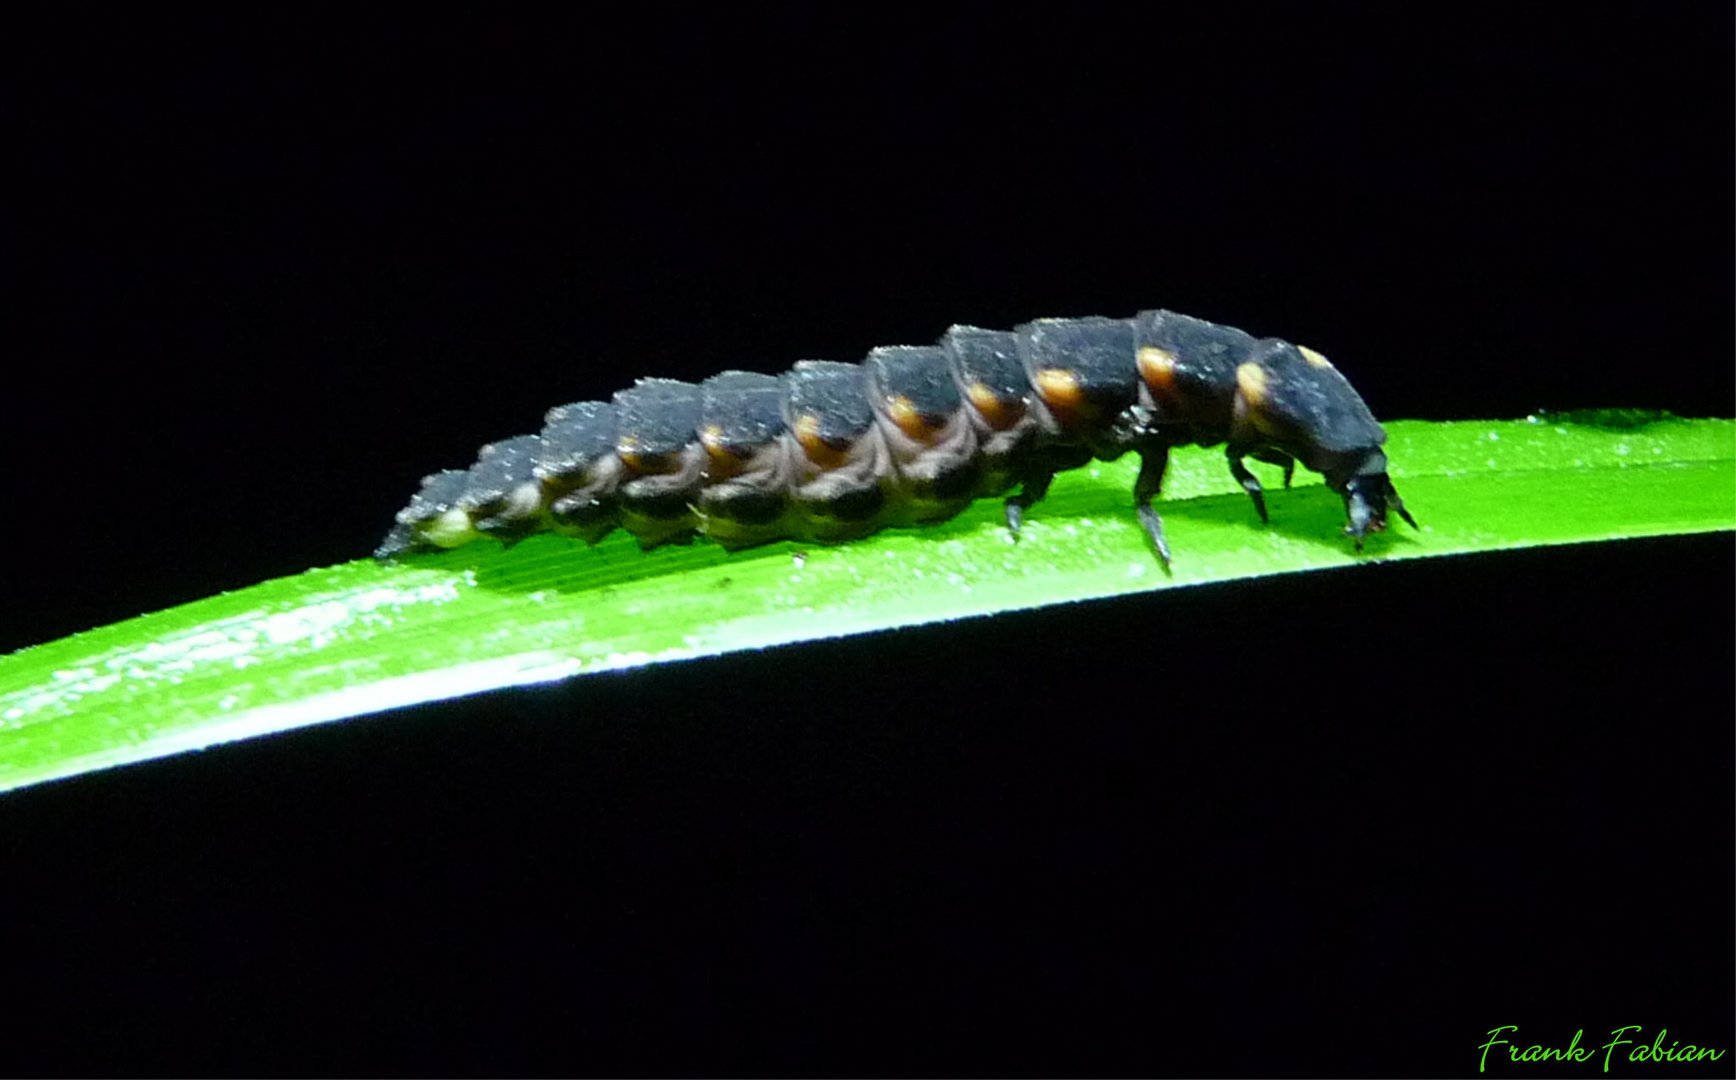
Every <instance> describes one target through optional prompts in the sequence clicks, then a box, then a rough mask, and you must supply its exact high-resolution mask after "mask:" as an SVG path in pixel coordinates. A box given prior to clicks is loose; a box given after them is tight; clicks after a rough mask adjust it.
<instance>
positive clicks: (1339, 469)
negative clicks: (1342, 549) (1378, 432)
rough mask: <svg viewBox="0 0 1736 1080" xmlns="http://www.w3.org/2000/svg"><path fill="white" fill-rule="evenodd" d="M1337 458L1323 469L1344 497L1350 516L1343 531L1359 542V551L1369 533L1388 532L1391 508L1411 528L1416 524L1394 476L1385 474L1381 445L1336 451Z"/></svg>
mask: <svg viewBox="0 0 1736 1080" xmlns="http://www.w3.org/2000/svg"><path fill="white" fill-rule="evenodd" d="M1334 458H1335V460H1334V461H1333V462H1331V463H1330V464H1329V465H1328V466H1327V468H1326V469H1325V470H1324V472H1325V474H1326V486H1327V487H1329V488H1331V489H1332V490H1333V491H1336V492H1338V494H1339V495H1340V496H1342V497H1343V499H1344V512H1345V516H1346V517H1347V518H1348V520H1347V521H1346V522H1345V525H1344V534H1345V535H1346V536H1349V537H1351V538H1353V539H1354V540H1355V541H1356V550H1358V551H1361V550H1362V538H1363V537H1364V536H1366V535H1367V534H1369V533H1371V532H1385V531H1386V514H1387V511H1388V510H1391V511H1393V512H1394V513H1396V514H1398V516H1399V517H1401V518H1403V519H1404V520H1405V524H1407V525H1409V526H1410V527H1411V528H1413V529H1414V528H1416V527H1417V522H1416V518H1413V517H1411V516H1410V511H1408V510H1406V509H1405V508H1404V500H1403V499H1401V498H1399V497H1398V491H1397V489H1395V488H1394V487H1393V486H1392V479H1391V478H1390V477H1388V476H1387V474H1386V454H1385V452H1384V451H1382V450H1381V448H1380V447H1378V446H1374V447H1370V448H1368V449H1367V450H1363V451H1360V452H1352V453H1346V454H1337V455H1334Z"/></svg>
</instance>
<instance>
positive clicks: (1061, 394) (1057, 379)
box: [1036, 368, 1085, 412]
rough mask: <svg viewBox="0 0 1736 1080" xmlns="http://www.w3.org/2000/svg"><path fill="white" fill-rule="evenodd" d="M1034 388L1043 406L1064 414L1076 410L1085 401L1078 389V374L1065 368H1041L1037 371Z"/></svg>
mask: <svg viewBox="0 0 1736 1080" xmlns="http://www.w3.org/2000/svg"><path fill="white" fill-rule="evenodd" d="M1036 387H1037V393H1038V394H1039V395H1041V396H1042V398H1043V403H1044V404H1045V405H1048V406H1049V407H1050V408H1054V409H1060V410H1062V411H1064V412H1065V411H1071V410H1073V409H1077V408H1078V407H1079V406H1080V404H1082V403H1083V402H1084V400H1085V395H1084V394H1083V393H1082V392H1081V390H1080V387H1079V375H1078V373H1077V372H1073V371H1068V370H1067V369H1066V368H1043V369H1042V370H1040V371H1038V372H1037V378H1036Z"/></svg>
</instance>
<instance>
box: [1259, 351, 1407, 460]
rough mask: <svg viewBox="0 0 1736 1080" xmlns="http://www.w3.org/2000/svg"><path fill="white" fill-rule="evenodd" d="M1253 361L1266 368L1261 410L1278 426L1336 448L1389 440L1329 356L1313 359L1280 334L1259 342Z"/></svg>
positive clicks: (1374, 444) (1357, 446) (1332, 449)
mask: <svg viewBox="0 0 1736 1080" xmlns="http://www.w3.org/2000/svg"><path fill="white" fill-rule="evenodd" d="M1249 360H1250V361H1251V362H1253V363H1256V364H1258V365H1259V366H1260V367H1261V368H1263V369H1264V370H1265V372H1266V377H1265V380H1264V387H1263V393H1262V394H1261V399H1262V400H1261V402H1260V406H1259V409H1260V412H1262V413H1263V414H1264V415H1265V416H1266V417H1267V418H1268V419H1269V420H1270V421H1271V422H1273V423H1275V424H1276V425H1278V426H1279V427H1281V428H1283V429H1285V430H1287V431H1293V432H1299V433H1306V434H1307V436H1308V438H1309V440H1310V441H1311V442H1312V443H1313V444H1314V445H1315V446H1317V447H1319V448H1320V449H1322V450H1330V451H1333V452H1343V451H1348V450H1358V449H1363V448H1366V447H1371V446H1379V445H1380V444H1381V443H1383V442H1385V441H1386V432H1385V431H1384V430H1383V429H1382V428H1381V426H1380V424H1379V422H1377V421H1376V420H1375V418H1374V414H1373V413H1371V412H1369V411H1368V406H1367V405H1366V404H1364V403H1363V400H1362V397H1361V396H1360V395H1358V394H1357V392H1356V391H1355V390H1354V389H1352V388H1351V385H1350V382H1349V381H1348V380H1347V379H1345V377H1344V376H1343V375H1341V374H1339V373H1338V369H1337V368H1335V367H1332V366H1331V365H1330V364H1327V363H1326V362H1325V361H1324V360H1319V359H1318V358H1317V360H1316V361H1313V362H1311V361H1310V360H1308V359H1307V358H1306V357H1305V356H1304V355H1303V354H1302V351H1301V350H1300V349H1298V348H1297V347H1296V346H1294V345H1292V344H1290V343H1289V342H1287V341H1280V340H1278V339H1276V338H1271V339H1267V340H1265V341H1261V342H1260V343H1259V344H1258V345H1256V346H1255V347H1254V349H1253V351H1252V353H1251V354H1250V356H1249Z"/></svg>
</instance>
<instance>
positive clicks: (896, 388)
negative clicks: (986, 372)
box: [864, 345, 964, 425]
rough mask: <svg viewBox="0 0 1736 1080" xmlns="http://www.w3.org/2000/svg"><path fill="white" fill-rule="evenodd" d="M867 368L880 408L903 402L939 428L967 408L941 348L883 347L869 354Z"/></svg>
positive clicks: (944, 351)
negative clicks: (888, 403)
mask: <svg viewBox="0 0 1736 1080" xmlns="http://www.w3.org/2000/svg"><path fill="white" fill-rule="evenodd" d="M864 366H865V367H866V368H867V369H868V380H869V382H868V385H869V386H870V388H872V390H873V392H874V396H875V397H876V398H877V399H878V400H877V402H876V405H877V407H884V406H885V404H886V403H887V402H889V401H892V400H894V399H902V400H903V401H905V402H907V403H908V405H909V407H910V408H912V409H914V410H915V411H916V412H917V414H919V415H920V416H921V417H922V418H923V420H924V421H925V422H926V423H929V424H935V425H938V424H941V423H944V422H945V421H946V419H947V418H948V417H950V416H952V415H953V414H954V413H956V412H957V411H958V410H959V409H960V408H962V407H963V405H964V399H963V398H962V397H961V396H960V395H959V392H958V384H957V383H956V382H954V380H953V377H952V365H951V363H950V361H948V359H947V355H946V350H945V349H943V348H941V347H940V346H939V345H888V346H884V347H882V348H878V349H874V350H872V351H871V352H869V353H868V359H867V361H866V362H865V364H864Z"/></svg>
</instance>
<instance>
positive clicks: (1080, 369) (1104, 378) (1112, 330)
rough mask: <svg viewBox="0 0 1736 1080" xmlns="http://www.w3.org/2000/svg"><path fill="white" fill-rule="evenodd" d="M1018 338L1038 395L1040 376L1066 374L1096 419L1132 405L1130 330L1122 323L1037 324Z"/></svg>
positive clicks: (1134, 374)
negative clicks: (1047, 373)
mask: <svg viewBox="0 0 1736 1080" xmlns="http://www.w3.org/2000/svg"><path fill="white" fill-rule="evenodd" d="M1017 333H1018V335H1019V356H1020V359H1021V360H1022V361H1023V362H1024V365H1025V374H1026V376H1027V377H1028V378H1030V380H1031V382H1032V383H1033V385H1036V386H1038V387H1039V389H1041V388H1042V386H1043V385H1044V380H1045V375H1044V373H1045V372H1065V373H1066V374H1067V375H1068V376H1070V377H1071V380H1072V382H1073V383H1074V384H1076V386H1077V391H1078V393H1079V395H1080V396H1081V397H1082V398H1083V400H1084V401H1085V402H1087V403H1089V405H1090V407H1091V408H1092V410H1093V411H1094V412H1095V413H1096V414H1098V415H1100V416H1114V415H1115V414H1117V413H1119V412H1120V411H1121V410H1122V409H1125V408H1127V407H1128V406H1129V405H1132V404H1133V403H1134V401H1135V400H1137V398H1138V394H1139V372H1138V369H1137V368H1136V367H1135V365H1134V362H1133V359H1134V347H1133V326H1132V324H1131V323H1129V322H1128V321H1127V320H1126V319H1105V318H1102V317H1098V316H1094V317H1092V318H1086V319H1038V320H1036V321H1035V322H1028V323H1026V324H1025V325H1023V326H1021V327H1019V328H1018V331H1017Z"/></svg>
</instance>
